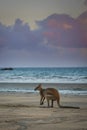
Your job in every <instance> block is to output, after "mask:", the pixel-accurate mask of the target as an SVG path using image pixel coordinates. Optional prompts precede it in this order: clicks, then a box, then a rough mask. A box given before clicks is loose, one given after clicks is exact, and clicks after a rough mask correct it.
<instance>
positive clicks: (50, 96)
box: [34, 84, 80, 109]
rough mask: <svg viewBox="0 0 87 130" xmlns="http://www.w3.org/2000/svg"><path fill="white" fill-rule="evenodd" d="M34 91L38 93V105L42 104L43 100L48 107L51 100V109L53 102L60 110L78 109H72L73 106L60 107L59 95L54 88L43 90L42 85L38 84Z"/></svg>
mask: <svg viewBox="0 0 87 130" xmlns="http://www.w3.org/2000/svg"><path fill="white" fill-rule="evenodd" d="M34 90H35V91H36V90H38V91H39V92H40V96H41V99H40V105H43V104H44V100H45V99H46V100H47V104H48V107H50V104H49V101H50V100H51V107H53V102H54V101H57V104H58V106H59V107H60V108H74V109H80V108H79V107H73V106H61V105H60V94H59V92H58V91H57V90H56V89H55V88H46V89H43V88H42V85H41V84H39V85H38V86H37V87H36V88H35V89H34Z"/></svg>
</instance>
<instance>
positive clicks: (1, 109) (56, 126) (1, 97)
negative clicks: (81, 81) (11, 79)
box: [0, 85, 87, 130]
mask: <svg viewBox="0 0 87 130" xmlns="http://www.w3.org/2000/svg"><path fill="white" fill-rule="evenodd" d="M85 87H86V85H85ZM39 100H40V95H39V93H9V92H7V93H0V130H44V129H45V130H47V129H50V130H87V96H86V95H84V96H82V95H81V96H80V95H79V96H74V95H61V105H68V106H69V105H70V106H79V107H80V109H70V108H67V109H65V108H63V109H62V108H59V107H58V106H57V104H56V102H55V103H54V108H47V103H46V101H45V104H44V105H43V106H40V105H39Z"/></svg>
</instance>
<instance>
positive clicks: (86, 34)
mask: <svg viewBox="0 0 87 130" xmlns="http://www.w3.org/2000/svg"><path fill="white" fill-rule="evenodd" d="M36 24H37V25H38V28H37V29H36V30H31V29H30V27H29V24H27V23H24V21H22V20H21V19H16V20H15V22H14V24H13V25H11V26H6V25H3V24H2V23H0V61H3V62H2V63H5V62H8V64H10V63H11V62H12V61H13V62H12V63H15V62H17V63H18V64H19V66H20V65H21V64H22V61H23V65H28V64H29V65H30V66H32V64H33V65H35V64H36V63H37V64H39V65H38V66H40V65H41V66H43V65H44V64H45V65H47V66H48V65H49V64H50V65H51V63H52V65H54V66H55V65H56V66H57V65H58V64H59V65H60V66H61V64H64V63H66V64H67V60H68V62H71V63H72V64H73V62H74V59H76V62H77V61H78V60H79V62H78V63H80V60H81V59H82V60H81V61H83V62H85V60H86V61H87V53H84V51H81V50H82V49H83V50H84V48H85V52H86V50H87V11H85V12H83V13H82V14H81V15H80V16H79V17H77V18H72V17H70V16H69V15H66V14H53V15H50V16H48V17H47V18H45V19H43V20H41V21H36ZM66 59H67V60H66ZM71 59H73V61H72V60H71ZM44 60H45V61H44ZM59 61H60V63H59ZM0 64H1V63H0ZM83 64H84V63H83ZM85 64H87V63H85Z"/></svg>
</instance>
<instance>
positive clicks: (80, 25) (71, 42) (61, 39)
mask: <svg viewBox="0 0 87 130" xmlns="http://www.w3.org/2000/svg"><path fill="white" fill-rule="evenodd" d="M37 24H38V26H39V27H40V28H41V29H42V34H43V37H44V39H46V41H48V43H47V44H48V45H49V46H55V47H68V48H85V47H86V48H87V12H84V13H83V14H81V15H80V16H79V17H78V18H76V19H74V18H72V17H70V16H68V15H66V14H61V15H59V14H53V15H51V16H49V17H48V18H46V19H44V20H42V21H38V22H37Z"/></svg>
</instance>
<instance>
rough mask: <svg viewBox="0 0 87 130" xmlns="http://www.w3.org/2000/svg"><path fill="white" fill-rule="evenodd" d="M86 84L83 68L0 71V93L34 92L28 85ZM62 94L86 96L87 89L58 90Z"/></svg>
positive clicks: (86, 68) (84, 69) (85, 70)
mask: <svg viewBox="0 0 87 130" xmlns="http://www.w3.org/2000/svg"><path fill="white" fill-rule="evenodd" d="M32 83H35V84H39V83H44V84H49V83H52V84H87V67H84V68H13V70H1V69H0V92H34V90H33V89H34V88H33V87H29V85H28V84H32ZM31 86H32V85H31ZM58 89H59V91H60V92H61V93H63V94H67V93H68V94H79V95H87V89H86V88H85V89H84V87H82V89H77V88H74V89H73V87H72V89H71V88H69V87H68V88H66V89H64V88H63V89H62V87H61V88H58Z"/></svg>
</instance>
